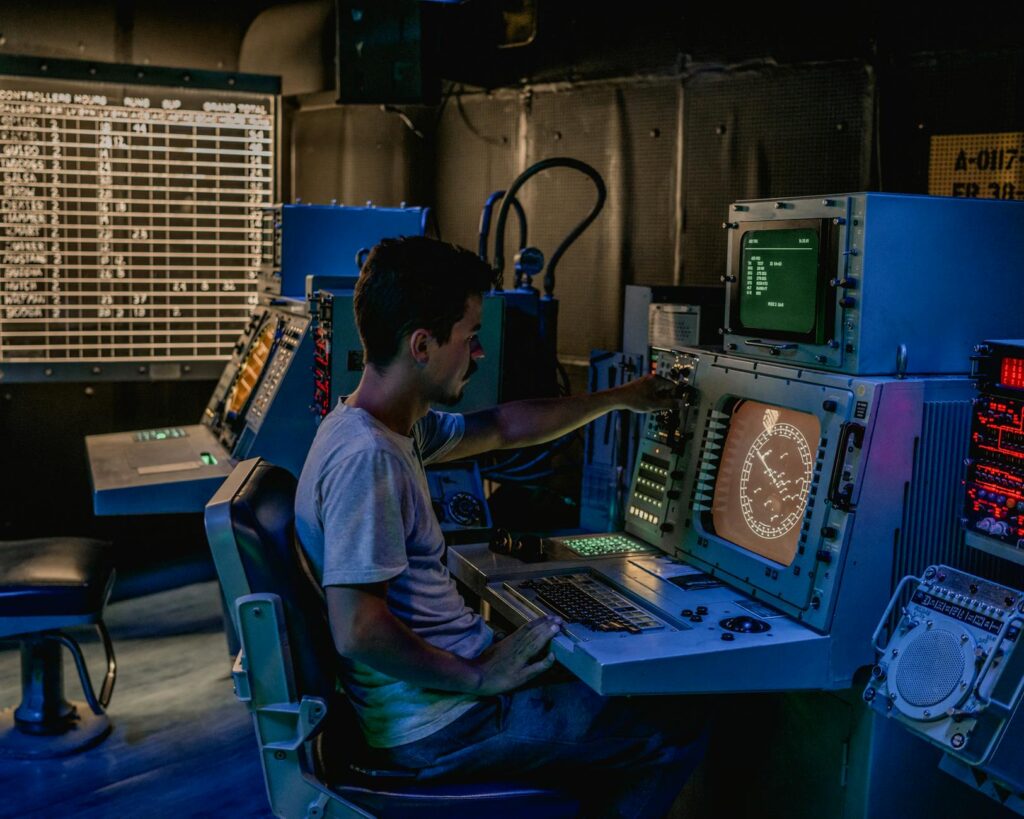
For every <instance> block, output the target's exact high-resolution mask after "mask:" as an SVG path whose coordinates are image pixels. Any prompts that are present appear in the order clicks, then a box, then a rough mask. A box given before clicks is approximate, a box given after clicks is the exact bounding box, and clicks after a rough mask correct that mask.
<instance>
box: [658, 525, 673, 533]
mask: <svg viewBox="0 0 1024 819" xmlns="http://www.w3.org/2000/svg"><path fill="white" fill-rule="evenodd" d="M658 528H659V529H661V531H663V532H665V533H668V532H671V531H672V530H673V529H675V528H676V527H675V526H673V525H672V524H671V523H667V522H666V523H663V524H661V526H659V527H658Z"/></svg>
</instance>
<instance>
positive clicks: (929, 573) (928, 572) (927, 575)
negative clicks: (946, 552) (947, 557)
mask: <svg viewBox="0 0 1024 819" xmlns="http://www.w3.org/2000/svg"><path fill="white" fill-rule="evenodd" d="M933 577H935V567H934V566H929V567H928V568H927V569H925V571H924V579H925V580H931V579H932V578H933Z"/></svg>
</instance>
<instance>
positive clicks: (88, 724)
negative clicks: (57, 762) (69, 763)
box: [0, 701, 112, 759]
mask: <svg viewBox="0 0 1024 819" xmlns="http://www.w3.org/2000/svg"><path fill="white" fill-rule="evenodd" d="M71 705H73V706H74V708H75V717H74V718H73V719H72V720H71V727H70V728H69V729H68V730H67V731H65V732H64V733H61V734H45V735H44V734H27V733H25V732H24V731H22V730H21V729H19V728H18V726H17V725H15V722H14V709H13V708H4V709H3V710H0V758H2V759H51V758H54V757H61V756H70V755H71V754H74V753H77V752H78V751H84V750H86V749H87V748H91V747H93V746H94V745H98V744H99V743H100V742H102V741H103V740H104V739H106V737H107V735H108V734H109V733H110V729H111V727H112V726H111V724H110V719H109V718H108V717H107V715H106V714H94V713H93V711H92V709H91V708H90V707H89V706H88V705H87V704H86V703H84V702H80V701H76V702H72V703H71Z"/></svg>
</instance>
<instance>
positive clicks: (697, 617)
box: [690, 614, 704, 623]
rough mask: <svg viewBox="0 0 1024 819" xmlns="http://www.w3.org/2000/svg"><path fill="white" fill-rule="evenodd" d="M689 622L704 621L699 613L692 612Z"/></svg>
mask: <svg viewBox="0 0 1024 819" xmlns="http://www.w3.org/2000/svg"><path fill="white" fill-rule="evenodd" d="M690 622H691V623H703V622H704V618H703V617H701V616H700V615H699V614H694V615H693V616H692V617H690Z"/></svg>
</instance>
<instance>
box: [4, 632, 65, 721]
mask: <svg viewBox="0 0 1024 819" xmlns="http://www.w3.org/2000/svg"><path fill="white" fill-rule="evenodd" d="M74 719H75V707H74V706H73V705H72V704H71V703H69V702H68V701H67V700H65V699H64V661H63V657H62V656H61V652H60V643H55V642H53V641H52V640H48V639H46V638H45V637H44V638H42V639H36V640H33V639H24V640H22V643H21V705H19V706H18V707H17V708H16V709H15V711H14V721H15V723H16V724H17V726H18V729H19V730H21V731H24V732H25V733H28V734H60V733H63V732H64V731H67V730H68V728H69V727H70V725H71V723H72V722H73V721H74Z"/></svg>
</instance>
